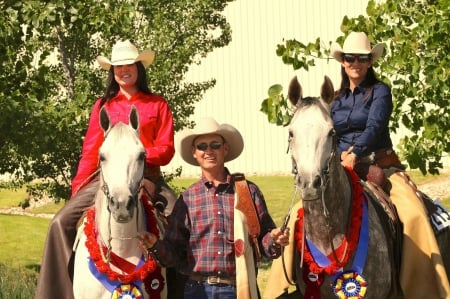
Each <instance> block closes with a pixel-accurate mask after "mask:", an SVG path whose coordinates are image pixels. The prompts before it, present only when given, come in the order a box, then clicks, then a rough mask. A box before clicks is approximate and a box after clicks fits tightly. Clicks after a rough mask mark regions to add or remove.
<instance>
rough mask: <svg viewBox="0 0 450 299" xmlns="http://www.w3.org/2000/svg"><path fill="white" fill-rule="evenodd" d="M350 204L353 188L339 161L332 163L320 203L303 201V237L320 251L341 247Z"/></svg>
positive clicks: (327, 251) (329, 251)
mask: <svg viewBox="0 0 450 299" xmlns="http://www.w3.org/2000/svg"><path fill="white" fill-rule="evenodd" d="M351 202H352V189H351V184H350V181H349V179H348V176H347V173H346V171H345V169H344V168H343V167H342V166H341V165H340V161H338V160H336V161H333V163H332V166H331V167H330V173H329V179H328V182H327V185H326V186H325V190H324V195H323V201H322V199H320V200H316V201H305V202H304V213H305V218H304V223H305V233H306V236H307V237H308V239H310V240H311V241H312V242H313V243H314V245H316V247H318V248H319V249H320V250H321V251H322V252H324V253H327V254H328V253H331V251H332V248H333V247H338V246H339V245H340V244H341V242H342V239H343V237H344V235H345V234H346V233H347V230H348V225H349V223H348V220H349V218H350V206H351ZM323 204H325V207H324V205H323ZM330 240H332V241H333V246H331V244H330Z"/></svg>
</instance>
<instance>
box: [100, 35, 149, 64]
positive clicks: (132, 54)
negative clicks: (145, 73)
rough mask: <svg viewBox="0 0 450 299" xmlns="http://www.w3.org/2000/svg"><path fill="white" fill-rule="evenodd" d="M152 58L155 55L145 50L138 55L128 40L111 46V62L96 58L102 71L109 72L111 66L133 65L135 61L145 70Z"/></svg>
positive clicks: (104, 58) (101, 57)
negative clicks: (140, 63)
mask: <svg viewBox="0 0 450 299" xmlns="http://www.w3.org/2000/svg"><path fill="white" fill-rule="evenodd" d="M154 58H155V53H154V52H153V51H151V50H145V51H142V52H141V53H139V52H138V50H137V49H136V47H135V46H134V45H133V44H132V43H131V42H130V41H129V40H126V41H118V42H117V43H116V44H115V45H114V46H113V48H112V53H111V60H109V59H108V58H106V57H105V56H98V57H97V61H98V63H99V64H100V66H101V67H102V68H103V69H105V70H109V68H110V67H111V65H125V64H133V63H135V62H137V61H140V62H142V64H143V65H144V67H145V68H146V67H148V66H149V65H150V64H152V62H153V59H154Z"/></svg>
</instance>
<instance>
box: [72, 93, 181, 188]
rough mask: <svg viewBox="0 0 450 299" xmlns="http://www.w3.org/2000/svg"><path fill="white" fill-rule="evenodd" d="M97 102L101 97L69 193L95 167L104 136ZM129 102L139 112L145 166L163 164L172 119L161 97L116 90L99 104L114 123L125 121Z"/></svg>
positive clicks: (170, 151)
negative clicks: (103, 102)
mask: <svg viewBox="0 0 450 299" xmlns="http://www.w3.org/2000/svg"><path fill="white" fill-rule="evenodd" d="M100 103H101V99H98V100H97V101H96V102H95V104H94V106H93V108H92V111H91V116H90V119H89V126H88V128H87V132H86V136H85V138H84V142H83V148H82V151H81V159H80V162H79V164H78V170H77V174H76V176H75V177H74V178H73V180H72V196H73V195H74V194H75V193H76V192H77V191H78V189H79V188H80V187H82V186H83V184H84V183H85V181H86V180H87V179H88V178H89V176H91V175H92V174H93V173H94V172H95V171H96V170H97V168H98V161H99V156H98V150H99V148H100V146H101V144H102V142H103V137H104V133H103V130H102V128H101V127H100V120H99V113H100V108H101V106H100ZM133 105H134V106H135V107H136V108H137V110H138V112H139V127H140V128H139V131H140V132H139V134H140V135H139V136H140V138H141V141H142V143H143V145H144V147H145V153H146V157H145V159H146V164H147V166H150V167H151V166H162V165H167V164H168V163H169V162H170V160H171V159H172V158H173V156H174V154H175V148H174V141H173V138H174V137H173V136H174V122H173V117H172V112H171V111H170V108H169V105H168V104H167V101H166V100H165V99H164V98H163V97H161V96H158V95H155V94H145V93H142V92H138V93H136V94H134V95H133V96H132V97H131V98H130V99H127V98H126V97H125V96H124V95H123V94H122V93H121V92H119V93H118V94H117V95H116V96H115V97H114V98H112V99H110V100H108V101H106V102H105V104H104V105H103V106H104V107H105V108H106V110H107V111H108V114H109V117H110V120H111V124H112V125H114V124H116V123H118V122H123V123H125V124H128V122H129V114H130V111H131V107H132V106H133Z"/></svg>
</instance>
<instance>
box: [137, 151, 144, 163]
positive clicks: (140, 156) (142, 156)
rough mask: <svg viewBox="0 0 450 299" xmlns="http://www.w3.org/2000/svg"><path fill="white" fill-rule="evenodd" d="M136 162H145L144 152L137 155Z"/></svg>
mask: <svg viewBox="0 0 450 299" xmlns="http://www.w3.org/2000/svg"><path fill="white" fill-rule="evenodd" d="M138 160H139V161H144V160H145V152H141V153H140V154H139V157H138Z"/></svg>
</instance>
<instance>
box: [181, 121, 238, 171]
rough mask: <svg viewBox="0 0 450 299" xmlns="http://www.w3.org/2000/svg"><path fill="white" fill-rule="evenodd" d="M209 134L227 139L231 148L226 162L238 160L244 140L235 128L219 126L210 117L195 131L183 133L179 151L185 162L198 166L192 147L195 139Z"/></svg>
mask: <svg viewBox="0 0 450 299" xmlns="http://www.w3.org/2000/svg"><path fill="white" fill-rule="evenodd" d="M208 134H217V135H220V136H222V137H223V139H225V141H226V143H227V144H228V147H229V149H228V154H227V155H226V157H225V162H228V161H231V160H234V159H236V158H237V157H238V156H239V155H240V154H241V153H242V150H243V149H244V139H243V138H242V136H241V133H239V131H238V130H237V129H236V128H235V127H233V126H232V125H229V124H220V125H219V124H218V123H217V121H216V120H214V119H213V118H210V117H208V118H203V119H200V120H199V121H198V122H197V125H196V126H195V128H194V129H184V130H183V131H181V133H180V135H181V136H180V139H179V140H180V141H179V144H178V145H179V146H178V151H179V152H180V154H181V157H182V158H183V160H184V161H186V162H187V163H189V164H191V165H194V166H198V163H197V160H196V159H195V158H194V157H193V156H192V146H193V145H194V140H195V138H197V137H199V136H201V135H208Z"/></svg>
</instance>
